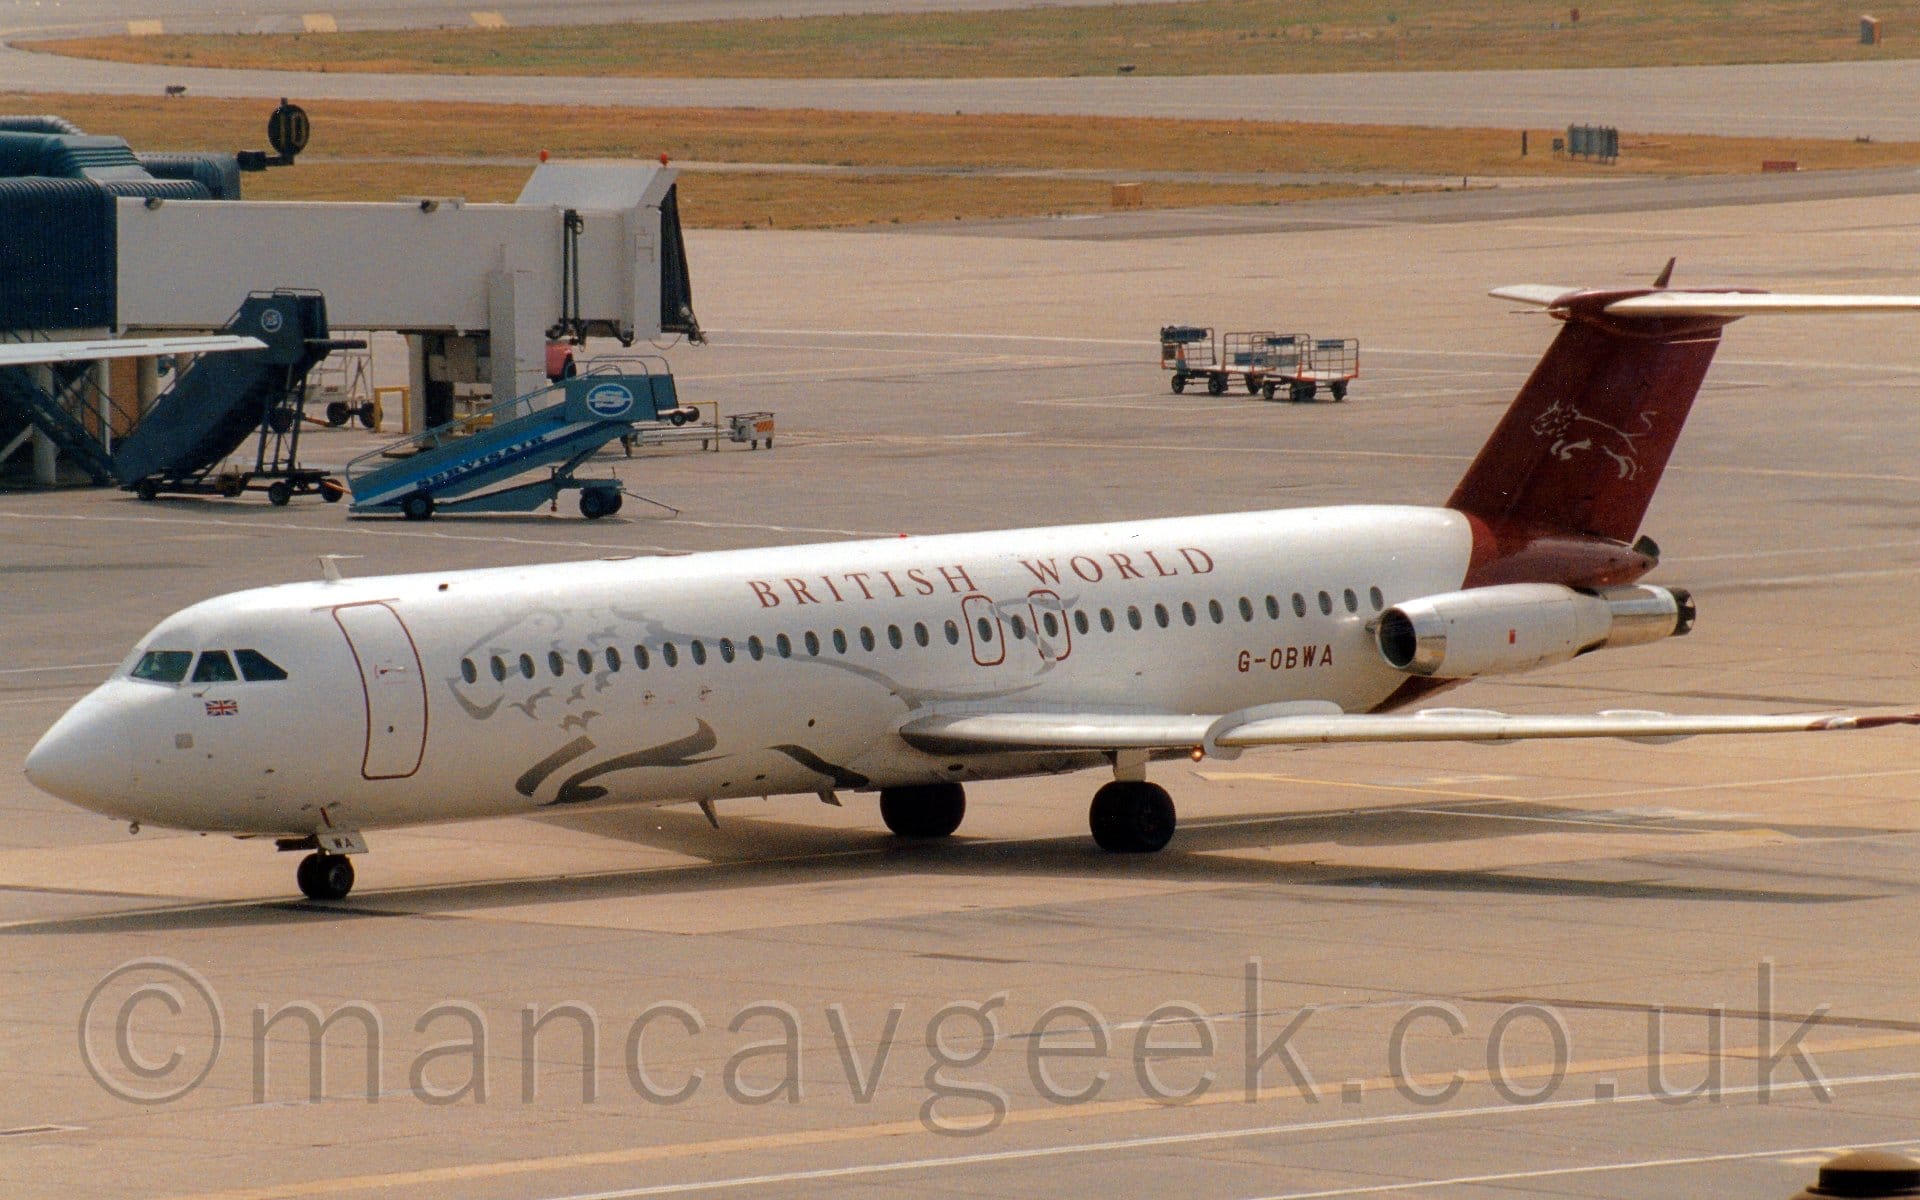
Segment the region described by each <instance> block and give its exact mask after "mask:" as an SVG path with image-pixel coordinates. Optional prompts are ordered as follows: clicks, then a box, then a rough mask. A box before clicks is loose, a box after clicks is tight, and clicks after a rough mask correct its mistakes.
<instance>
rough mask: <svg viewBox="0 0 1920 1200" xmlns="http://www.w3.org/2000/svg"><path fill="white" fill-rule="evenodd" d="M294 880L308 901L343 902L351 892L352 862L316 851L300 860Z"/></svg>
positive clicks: (344, 856) (339, 856)
mask: <svg viewBox="0 0 1920 1200" xmlns="http://www.w3.org/2000/svg"><path fill="white" fill-rule="evenodd" d="M294 878H295V879H296V880H297V881H298V882H299V884H300V890H301V892H303V893H304V894H305V895H306V897H307V898H308V899H309V900H344V899H346V898H347V893H348V892H351V891H352V890H353V860H352V859H349V858H348V857H347V856H346V855H344V854H323V853H320V852H318V851H316V852H314V853H312V854H309V855H307V856H306V857H305V858H303V859H301V860H300V869H299V870H298V871H296V872H295V873H294Z"/></svg>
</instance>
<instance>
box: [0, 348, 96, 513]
mask: <svg viewBox="0 0 1920 1200" xmlns="http://www.w3.org/2000/svg"><path fill="white" fill-rule="evenodd" d="M42 379H47V380H51V381H52V382H53V385H54V390H53V391H48V390H47V389H46V387H44V386H43V385H42V383H41V380H42ZM89 393H92V394H93V395H98V389H95V388H92V387H91V386H90V380H89V377H88V375H87V374H86V373H85V372H84V370H82V371H75V370H73V369H72V368H71V367H66V366H50V367H0V460H4V459H6V458H9V457H11V456H12V454H13V452H14V451H15V450H17V449H19V448H20V447H21V446H22V445H23V444H25V442H26V439H27V438H29V437H30V436H32V434H33V431H35V430H38V431H40V432H41V433H44V434H45V435H46V436H47V438H48V439H49V440H50V441H52V442H53V444H54V445H55V446H56V447H57V448H58V449H59V451H60V453H61V454H62V455H64V456H65V457H66V460H67V461H68V462H69V463H71V464H73V465H74V466H75V467H78V468H79V469H80V470H81V471H83V472H85V474H86V476H87V478H89V479H91V480H92V481H93V482H94V483H96V484H100V485H106V484H110V483H112V482H113V481H114V474H113V458H112V456H111V455H110V454H109V452H108V449H107V446H108V444H109V443H110V441H111V438H112V434H111V432H110V418H109V419H108V420H103V419H102V418H101V415H100V413H99V411H98V408H97V406H89V405H88V404H87V403H86V400H87V399H89V398H91V397H90V396H89ZM63 397H65V398H67V399H65V400H63ZM74 400H77V401H78V402H77V403H72V404H71V407H70V402H71V401H74Z"/></svg>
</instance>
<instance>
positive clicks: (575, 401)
mask: <svg viewBox="0 0 1920 1200" xmlns="http://www.w3.org/2000/svg"><path fill="white" fill-rule="evenodd" d="M648 358H651V356H648ZM653 361H655V362H659V370H658V371H655V370H654V369H653V368H652V367H651V366H650V365H649V364H648V362H647V361H646V360H645V359H642V358H622V359H617V360H596V361H595V362H593V363H591V364H589V366H588V369H587V371H586V372H585V373H584V374H582V375H580V376H578V377H577V378H573V379H565V380H562V381H561V382H559V383H555V384H552V385H550V386H547V387H544V388H540V389H538V390H537V391H532V392H529V393H527V394H526V395H524V396H515V397H514V398H513V399H511V400H503V401H501V402H500V403H498V404H495V405H493V406H492V407H490V408H485V409H482V410H480V411H479V412H476V413H474V414H473V415H471V416H468V417H462V418H460V419H458V420H455V421H450V422H448V423H447V424H445V425H437V426H435V427H434V428H432V429H428V430H426V431H424V432H422V433H416V434H411V435H409V436H407V437H404V438H401V439H399V440H398V441H395V442H392V443H390V444H388V445H385V446H382V447H380V448H379V449H377V450H373V451H370V452H368V453H366V454H363V455H361V456H360V457H358V458H356V459H354V460H353V461H352V462H349V463H348V464H347V467H346V472H345V474H346V478H347V487H348V488H349V489H351V490H352V492H353V506H352V507H353V511H354V512H356V513H375V512H386V513H399V514H401V515H403V516H405V517H407V518H409V519H410V520H424V519H426V518H427V517H430V516H432V515H433V513H434V512H435V511H436V509H438V510H441V511H448V512H455V511H465V512H527V511H530V510H532V509H534V508H537V507H539V506H540V505H542V504H545V503H548V502H549V501H551V500H553V499H555V498H556V497H557V496H558V495H559V493H560V492H561V491H563V490H566V489H570V488H571V489H579V490H580V492H581V495H580V511H581V513H582V514H583V515H585V516H586V517H588V518H589V519H592V518H595V517H603V516H607V515H609V514H611V513H613V512H615V511H617V510H618V509H619V507H620V496H621V491H620V485H619V481H618V480H612V479H607V480H583V479H577V478H575V477H574V474H573V472H574V470H575V469H576V468H577V467H579V466H580V465H581V464H582V463H584V462H586V461H587V459H589V458H591V457H592V456H593V455H594V454H595V453H597V452H598V451H599V450H600V448H601V447H603V446H605V445H606V444H607V443H608V442H611V441H613V440H615V439H616V438H620V437H624V436H627V435H629V434H631V433H633V431H634V427H635V426H636V425H641V424H652V423H654V422H657V421H660V420H662V419H666V418H667V417H668V415H669V414H671V416H672V419H673V420H675V421H676V422H677V421H678V420H680V419H683V414H684V413H685V411H686V410H684V409H682V408H680V406H679V400H678V398H677V395H676V393H675V390H674V385H673V376H672V375H671V374H669V373H668V372H667V370H666V364H665V362H664V361H660V360H657V359H654V360H653ZM543 467H544V468H547V469H548V471H549V474H548V475H547V476H546V477H545V478H541V479H537V480H535V481H534V482H531V483H524V484H518V485H514V486H508V487H501V488H499V489H497V490H495V491H490V492H484V493H481V494H479V495H475V494H474V493H477V492H480V490H481V489H482V488H488V487H493V486H494V485H496V484H504V483H505V482H506V481H507V480H509V479H512V478H513V477H514V476H517V475H523V474H526V473H528V472H530V471H535V470H538V469H540V468H543Z"/></svg>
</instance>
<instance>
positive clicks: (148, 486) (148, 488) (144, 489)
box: [133, 479, 160, 503]
mask: <svg viewBox="0 0 1920 1200" xmlns="http://www.w3.org/2000/svg"><path fill="white" fill-rule="evenodd" d="M133 494H134V495H136V496H138V497H140V498H141V499H142V500H145V501H147V502H148V503H152V502H153V501H155V500H158V499H159V498H160V485H159V484H157V483H155V482H154V481H153V480H151V479H142V480H141V481H140V482H139V483H136V484H134V485H133Z"/></svg>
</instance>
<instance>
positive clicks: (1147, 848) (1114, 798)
mask: <svg viewBox="0 0 1920 1200" xmlns="http://www.w3.org/2000/svg"><path fill="white" fill-rule="evenodd" d="M1087 824H1088V825H1089V826H1091V827H1092V829H1093V840H1094V842H1095V844H1097V845H1098V846H1099V847H1100V848H1101V849H1102V850H1110V851H1112V852H1113V853H1115V854H1152V853H1153V852H1154V851H1156V850H1164V849H1166V846H1167V843H1168V842H1170V841H1172V840H1173V826H1174V813H1173V797H1171V796H1169V795H1167V789H1165V788H1163V787H1161V786H1160V785H1159V784H1157V783H1148V782H1147V781H1146V780H1144V779H1116V780H1114V781H1113V782H1112V783H1109V784H1107V785H1106V786H1105V787H1103V788H1101V789H1100V790H1099V791H1097V792H1095V793H1094V794H1093V807H1092V808H1090V809H1089V810H1088V811H1087Z"/></svg>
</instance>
